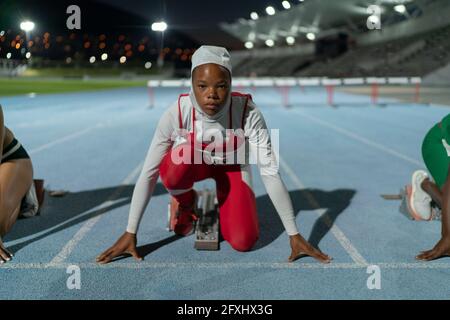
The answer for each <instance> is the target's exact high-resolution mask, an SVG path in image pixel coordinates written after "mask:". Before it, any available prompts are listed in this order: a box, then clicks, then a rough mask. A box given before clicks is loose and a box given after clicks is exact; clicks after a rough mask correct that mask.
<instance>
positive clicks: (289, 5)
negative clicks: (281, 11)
mask: <svg viewBox="0 0 450 320" xmlns="http://www.w3.org/2000/svg"><path fill="white" fill-rule="evenodd" d="M281 4H282V5H283V8H285V9H286V10H288V9H290V8H291V3H290V2H289V1H283V2H282V3H281Z"/></svg>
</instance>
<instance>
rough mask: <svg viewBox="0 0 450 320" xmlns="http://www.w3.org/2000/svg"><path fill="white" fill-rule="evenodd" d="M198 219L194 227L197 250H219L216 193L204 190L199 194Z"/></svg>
mask: <svg viewBox="0 0 450 320" xmlns="http://www.w3.org/2000/svg"><path fill="white" fill-rule="evenodd" d="M198 213H199V219H198V220H197V223H196V225H195V243H194V248H195V249H197V250H219V230H220V228H219V208H218V201H217V197H216V192H215V191H212V190H209V189H204V190H203V191H202V192H201V193H200V194H199V212H198Z"/></svg>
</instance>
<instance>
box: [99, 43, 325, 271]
mask: <svg viewBox="0 0 450 320" xmlns="http://www.w3.org/2000/svg"><path fill="white" fill-rule="evenodd" d="M191 71H192V79H191V80H192V84H191V85H192V90H191V92H190V93H189V94H183V95H180V96H179V98H178V101H177V102H176V103H174V104H173V105H172V106H171V107H170V108H169V109H168V110H167V111H166V112H165V113H164V114H163V115H162V117H161V119H160V121H159V123H158V126H157V128H156V132H155V135H154V137H153V140H152V143H151V145H150V148H149V151H148V154H147V157H146V159H145V164H144V167H143V169H142V172H141V174H140V176H139V178H138V181H137V183H136V186H135V188H134V192H133V196H132V200H131V208H130V213H129V220H128V227H127V229H126V232H125V233H124V234H123V235H122V236H121V237H120V238H119V239H118V241H117V242H116V243H115V244H114V245H113V246H112V247H111V248H109V249H108V250H106V251H105V252H103V253H102V254H101V255H99V256H98V257H97V262H99V263H108V262H110V261H112V260H113V259H114V258H116V257H118V256H121V255H124V254H130V255H132V256H133V257H135V258H136V259H138V260H141V257H140V255H139V253H138V252H137V249H136V243H137V237H136V233H137V231H138V226H139V224H140V220H141V218H142V215H143V213H144V211H145V208H146V207H147V205H148V202H149V201H150V198H151V195H152V193H153V190H154V187H155V185H156V182H157V180H158V175H160V176H161V180H162V183H163V184H164V186H165V187H166V189H167V190H168V191H169V193H170V194H171V196H172V197H173V198H172V199H173V201H176V202H177V203H178V210H179V214H178V217H177V219H176V221H175V224H174V225H175V227H174V231H175V233H176V234H178V235H181V236H184V235H188V234H190V233H191V232H192V229H193V223H194V221H195V220H196V219H197V216H196V203H197V198H198V195H197V192H196V191H195V190H194V189H193V184H194V183H195V182H197V181H201V180H204V179H207V178H213V179H214V180H215V182H216V190H217V199H218V203H219V214H220V216H219V219H220V231H221V234H222V236H223V238H224V240H226V241H227V242H228V243H229V244H230V245H231V246H232V247H233V248H234V249H235V250H238V251H249V250H251V249H252V247H253V246H254V245H255V243H256V241H257V240H258V237H259V225H258V217H257V210H256V199H255V194H254V192H253V190H252V187H251V186H252V182H251V170H250V164H249V161H248V159H249V155H252V156H254V157H256V159H257V161H256V162H257V164H258V166H259V168H260V173H261V178H262V181H263V183H264V186H265V188H266V191H267V193H268V195H269V197H270V199H271V200H272V202H273V204H274V206H275V209H276V210H277V212H278V214H279V216H280V218H281V221H282V223H283V225H284V228H285V229H286V231H287V233H288V235H289V239H290V247H291V255H290V257H289V259H288V261H290V262H292V261H294V260H296V259H297V258H299V257H300V256H301V255H309V256H312V257H314V258H316V259H317V260H319V261H320V262H323V263H329V262H330V260H331V258H330V257H329V256H327V255H326V254H324V253H322V252H321V251H319V250H318V249H316V248H314V247H312V246H311V245H310V244H309V243H308V242H307V241H306V240H305V239H304V238H303V237H302V236H301V235H300V234H299V232H298V230H297V226H296V222H295V216H294V210H293V207H292V202H291V199H290V197H289V193H288V191H287V189H286V187H285V185H284V183H283V182H282V180H281V177H280V175H279V172H278V166H277V161H278V160H277V159H276V157H275V154H274V152H273V149H272V144H271V139H270V136H269V134H268V131H267V127H266V123H265V120H264V118H263V115H262V113H261V112H260V111H259V110H258V108H257V107H256V106H255V104H254V103H253V101H252V98H251V96H250V95H246V94H241V93H236V92H231V74H232V72H231V71H232V69H231V61H230V55H229V53H228V51H227V50H226V49H225V48H222V47H215V46H202V47H200V48H199V49H198V50H197V51H196V52H195V53H194V55H193V56H192V69H191ZM227 129H232V130H227ZM242 150H244V151H242ZM239 155H241V156H242V155H244V156H243V158H244V159H245V161H244V162H245V163H242V162H241V161H239V160H238V161H229V160H230V159H235V160H236V158H242V157H239ZM180 159H182V160H183V161H180ZM198 159H200V161H198ZM253 159H255V158H253Z"/></svg>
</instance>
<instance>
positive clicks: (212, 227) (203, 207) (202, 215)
mask: <svg viewBox="0 0 450 320" xmlns="http://www.w3.org/2000/svg"><path fill="white" fill-rule="evenodd" d="M198 196H199V197H198V203H197V208H198V209H197V212H196V213H197V216H198V220H197V221H196V222H195V225H194V229H193V233H194V234H195V242H194V248H195V249H197V250H209V251H214V250H219V230H220V228H219V209H218V201H217V196H216V192H215V191H213V190H210V189H204V190H202V191H199V192H198ZM176 210H177V208H176V206H175V205H174V204H173V201H172V202H171V203H169V205H168V210H167V227H166V230H167V231H173V229H174V221H173V220H172V221H171V216H172V217H173V216H174V212H172V211H176ZM171 213H172V214H171Z"/></svg>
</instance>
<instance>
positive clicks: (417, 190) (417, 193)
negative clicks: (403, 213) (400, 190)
mask: <svg viewBox="0 0 450 320" xmlns="http://www.w3.org/2000/svg"><path fill="white" fill-rule="evenodd" d="M426 178H428V174H427V173H426V172H425V171H423V170H417V171H416V172H414V173H413V175H412V179H411V187H412V190H411V193H410V194H409V199H408V205H409V208H410V211H411V215H412V216H413V218H414V219H415V220H426V221H429V220H431V219H432V218H433V216H432V211H431V200H432V199H431V197H430V195H429V194H428V193H426V192H425V191H424V190H423V189H422V187H421V184H422V182H423V181H424V180H425V179H426Z"/></svg>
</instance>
